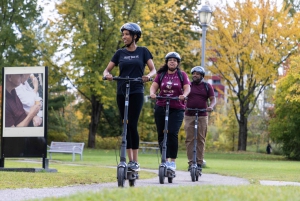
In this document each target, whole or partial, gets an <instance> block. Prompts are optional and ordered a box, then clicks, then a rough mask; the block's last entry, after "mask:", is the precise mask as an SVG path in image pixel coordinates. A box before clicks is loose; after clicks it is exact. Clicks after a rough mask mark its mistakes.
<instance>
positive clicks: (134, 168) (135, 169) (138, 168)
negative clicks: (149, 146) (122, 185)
mask: <svg viewBox="0 0 300 201" xmlns="http://www.w3.org/2000/svg"><path fill="white" fill-rule="evenodd" d="M130 169H131V170H133V171H140V164H138V163H137V162H133V164H132V166H131V167H130Z"/></svg>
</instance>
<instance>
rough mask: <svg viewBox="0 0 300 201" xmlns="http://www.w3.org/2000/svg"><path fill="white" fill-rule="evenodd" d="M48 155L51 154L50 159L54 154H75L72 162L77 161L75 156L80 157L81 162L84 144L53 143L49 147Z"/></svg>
mask: <svg viewBox="0 0 300 201" xmlns="http://www.w3.org/2000/svg"><path fill="white" fill-rule="evenodd" d="M48 148H49V149H48V150H47V151H48V153H49V154H50V159H51V156H52V153H66V154H73V158H72V161H75V154H79V155H80V160H82V152H83V148H84V143H83V142H51V145H50V146H48Z"/></svg>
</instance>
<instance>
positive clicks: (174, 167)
mask: <svg viewBox="0 0 300 201" xmlns="http://www.w3.org/2000/svg"><path fill="white" fill-rule="evenodd" d="M169 164H170V165H169V166H168V167H169V168H170V169H171V170H176V164H175V162H174V161H171V162H170V163H169Z"/></svg>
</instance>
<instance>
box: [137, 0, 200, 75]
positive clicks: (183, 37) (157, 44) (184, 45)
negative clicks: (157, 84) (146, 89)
mask: <svg viewBox="0 0 300 201" xmlns="http://www.w3.org/2000/svg"><path fill="white" fill-rule="evenodd" d="M197 4H198V1H186V0H170V1H162V0H151V1H150V0H146V4H144V6H143V12H142V15H141V16H140V19H141V25H142V27H143V36H142V38H141V42H140V43H141V44H143V45H145V46H147V48H149V50H150V51H151V52H152V54H153V56H154V61H155V65H156V67H157V68H159V66H161V65H163V64H164V57H165V55H166V54H167V53H168V52H171V51H175V52H178V53H179V54H180V56H181V58H182V62H181V64H180V65H181V68H183V69H187V72H189V71H190V69H191V68H192V67H193V66H195V65H199V63H200V56H199V52H200V51H197V50H199V48H200V42H199V38H200V33H199V32H197V31H194V30H193V29H192V27H197V26H198V27H199V21H198V20H197V18H196V16H197V12H196V8H197ZM195 52H196V53H197V54H195Z"/></svg>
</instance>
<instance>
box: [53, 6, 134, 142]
mask: <svg viewBox="0 0 300 201" xmlns="http://www.w3.org/2000/svg"><path fill="white" fill-rule="evenodd" d="M137 5H138V3H137V1H135V0H126V1H124V0H109V1H107V0H100V1H99V0H91V1H77V0H65V1H62V2H61V3H59V4H57V6H56V8H57V11H58V14H59V17H57V18H56V19H55V21H52V22H51V23H50V29H49V30H48V33H49V38H51V41H53V42H52V44H53V46H55V47H56V48H57V49H56V54H59V55H60V57H61V58H63V59H64V63H63V64H62V65H60V66H59V67H58V69H59V70H60V71H61V72H62V74H64V75H66V77H68V78H69V79H70V81H72V83H73V85H74V86H75V87H76V89H77V90H78V92H79V93H80V94H81V95H82V96H83V97H84V98H85V101H88V102H89V103H90V105H91V110H90V112H89V116H90V118H91V119H90V124H89V138H88V147H90V148H94V147H95V137H96V132H97V129H98V125H99V121H100V119H101V117H100V114H101V112H102V110H103V109H104V108H109V107H110V106H111V105H113V103H114V102H115V100H114V98H115V95H114V94H115V93H114V92H115V88H113V87H114V86H115V85H114V84H103V81H102V72H103V70H104V68H105V67H106V65H107V64H108V62H109V60H110V59H111V57H112V55H113V53H114V52H115V51H116V50H117V49H118V48H120V45H121V40H120V39H121V38H120V27H121V25H122V24H123V23H124V22H126V21H136V20H134V19H138V18H137V14H138V13H139V7H138V6H137ZM49 41H50V40H49Z"/></svg>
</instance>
